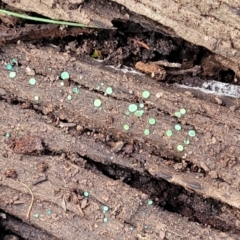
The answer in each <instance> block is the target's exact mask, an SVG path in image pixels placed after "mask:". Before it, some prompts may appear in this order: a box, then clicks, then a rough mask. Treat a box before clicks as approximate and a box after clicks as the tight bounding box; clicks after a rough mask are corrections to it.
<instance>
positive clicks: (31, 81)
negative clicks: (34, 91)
mask: <svg viewBox="0 0 240 240" xmlns="http://www.w3.org/2000/svg"><path fill="white" fill-rule="evenodd" d="M36 82H37V81H36V79H35V78H30V79H29V84H30V85H35V84H36Z"/></svg>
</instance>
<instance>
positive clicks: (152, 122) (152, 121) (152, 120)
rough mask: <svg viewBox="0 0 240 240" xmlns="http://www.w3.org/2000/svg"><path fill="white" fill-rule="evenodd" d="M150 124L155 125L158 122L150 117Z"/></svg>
mask: <svg viewBox="0 0 240 240" xmlns="http://www.w3.org/2000/svg"><path fill="white" fill-rule="evenodd" d="M148 122H149V124H151V125H154V124H155V123H156V120H155V118H149V120H148Z"/></svg>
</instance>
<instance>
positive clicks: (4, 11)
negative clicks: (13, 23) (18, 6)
mask: <svg viewBox="0 0 240 240" xmlns="http://www.w3.org/2000/svg"><path fill="white" fill-rule="evenodd" d="M1 13H3V14H6V15H9V16H13V17H18V18H23V19H27V20H32V21H37V22H44V23H52V24H59V25H67V26H73V27H84V28H99V27H97V26H89V25H86V24H82V23H76V22H65V21H59V20H53V19H48V18H40V17H32V16H28V15H25V14H20V13H15V12H11V11H7V10H4V9H0V14H1Z"/></svg>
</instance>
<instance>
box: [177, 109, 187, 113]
mask: <svg viewBox="0 0 240 240" xmlns="http://www.w3.org/2000/svg"><path fill="white" fill-rule="evenodd" d="M179 112H180V113H181V114H182V115H184V114H185V113H186V112H187V111H186V109H185V108H181V109H180V111H179Z"/></svg>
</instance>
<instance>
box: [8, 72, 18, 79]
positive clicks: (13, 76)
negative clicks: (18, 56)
mask: <svg viewBox="0 0 240 240" xmlns="http://www.w3.org/2000/svg"><path fill="white" fill-rule="evenodd" d="M16 75H17V74H16V72H10V73H9V77H10V78H15V77H16Z"/></svg>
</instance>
